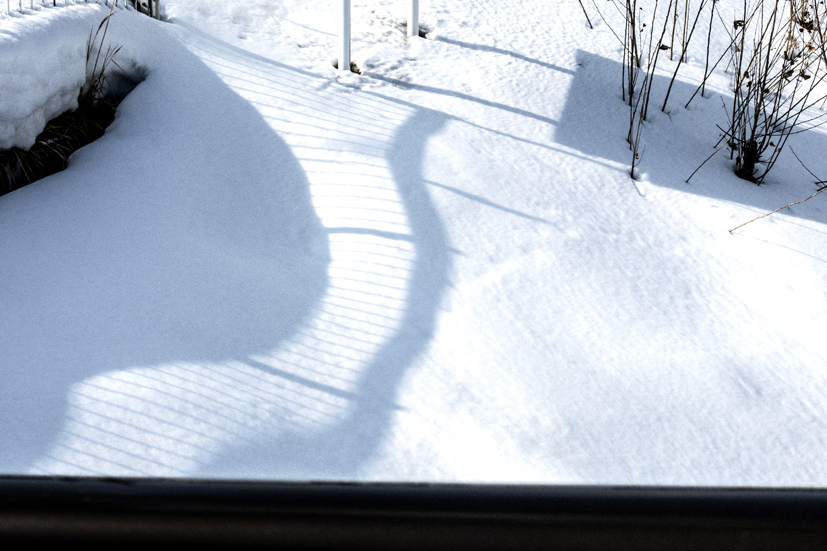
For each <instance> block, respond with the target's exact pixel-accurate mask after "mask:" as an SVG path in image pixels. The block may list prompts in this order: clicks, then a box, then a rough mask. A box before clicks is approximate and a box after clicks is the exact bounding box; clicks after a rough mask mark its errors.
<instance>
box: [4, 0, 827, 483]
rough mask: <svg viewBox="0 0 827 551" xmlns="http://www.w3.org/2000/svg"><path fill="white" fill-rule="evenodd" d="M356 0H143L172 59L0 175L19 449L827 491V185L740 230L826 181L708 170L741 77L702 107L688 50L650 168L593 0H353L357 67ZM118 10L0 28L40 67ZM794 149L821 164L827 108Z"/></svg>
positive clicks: (72, 465)
mask: <svg viewBox="0 0 827 551" xmlns="http://www.w3.org/2000/svg"><path fill="white" fill-rule="evenodd" d="M337 5H338V4H337V3H336V2H332V1H330V2H319V3H309V2H303V1H298V0H295V1H294V0H281V1H269V0H268V1H263V0H262V1H253V0H250V1H241V0H239V1H219V0H188V1H178V0H168V1H167V2H165V4H164V6H165V17H166V21H164V22H158V21H153V20H151V19H149V18H147V17H145V16H141V15H138V14H136V13H134V12H124V11H120V10H119V11H117V12H116V15H115V16H114V17H113V27H112V29H111V33H112V38H111V39H112V40H113V41H116V42H117V43H119V44H121V45H123V50H122V54H121V55H122V56H123V59H122V62H123V64H124V66H126V67H133V68H135V69H136V70H140V71H141V72H142V74H145V75H146V80H145V81H144V82H142V83H141V84H140V85H139V86H138V88H136V89H135V91H134V92H133V93H132V94H130V96H129V97H128V98H127V99H126V101H125V102H124V103H123V104H122V105H121V107H120V108H119V113H118V116H117V119H116V121H115V122H114V123H113V125H112V126H111V127H110V128H109V129H108V130H107V134H106V136H105V137H104V138H103V139H101V140H99V141H98V142H96V143H95V144H92V145H90V146H89V147H87V148H84V149H83V150H81V151H79V152H78V153H76V154H75V155H74V156H73V157H72V160H71V162H70V166H69V169H68V170H66V171H65V172H63V173H60V174H58V175H55V176H53V177H50V178H47V179H45V180H42V181H41V182H38V183H35V184H33V185H30V186H28V187H26V188H24V189H21V190H18V191H15V192H14V193H12V194H9V195H7V196H4V197H2V198H0V308H2V315H1V316H0V350H2V351H3V354H2V356H0V375H1V376H2V380H3V385H2V387H0V440H2V441H3V442H5V443H6V444H5V445H4V446H3V447H2V448H1V449H0V472H5V473H37V474H90V475H150V476H157V475H160V476H196V477H243V478H276V479H359V480H439V481H489V482H502V481H512V482H545V483H572V482H575V483H587V484H593V483H622V484H627V483H630V484H723V485H808V486H813V485H823V484H824V481H825V476H824V474H823V469H821V468H820V464H821V458H822V455H823V454H824V453H825V452H827V433H825V429H827V427H825V419H826V418H827V417H826V416H827V400H825V391H827V379H825V368H827V340H825V339H824V338H823V336H822V333H823V330H822V328H823V327H824V326H825V321H827V308H825V306H827V301H825V293H824V289H825V282H826V281H825V274H827V245H825V243H827V242H826V241H825V238H827V225H825V218H826V217H827V208H825V205H824V204H823V203H822V202H819V200H820V199H821V197H818V198H816V199H814V200H813V201H811V202H808V203H805V204H802V205H800V206H797V207H794V209H793V210H791V211H789V212H785V213H778V214H776V215H773V217H770V218H769V219H764V220H762V221H760V222H757V223H755V224H751V225H750V226H747V227H746V228H745V229H744V230H741V231H739V232H737V233H736V234H735V235H730V234H729V233H728V232H727V229H728V228H731V227H733V226H735V225H737V224H739V223H741V222H743V221H746V220H748V219H750V218H752V217H754V216H756V215H758V214H760V213H763V212H766V211H768V210H772V209H774V208H777V207H778V206H780V205H782V204H785V203H788V202H791V201H793V200H798V199H801V198H803V197H806V196H807V195H810V194H811V193H812V190H813V186H812V183H811V181H812V178H811V177H810V176H809V175H808V174H807V173H806V171H804V169H803V168H801V167H800V166H799V165H798V163H797V162H796V161H795V159H794V158H792V157H791V156H790V157H789V158H783V159H782V162H781V163H780V165H779V167H778V168H777V169H776V171H777V173H776V174H777V176H775V178H774V179H773V178H770V179H768V182H767V185H765V186H762V187H761V188H756V187H755V186H752V185H751V184H748V183H745V182H743V181H741V180H738V179H737V178H735V177H734V176H733V175H732V174H731V167H730V164H729V160H728V159H727V158H726V157H725V155H721V156H720V157H718V158H716V159H715V160H713V161H712V162H710V163H709V164H708V165H707V166H706V167H705V168H704V170H703V171H701V172H699V174H698V175H697V176H696V177H695V178H693V180H692V181H691V183H690V184H686V183H685V180H686V178H687V177H688V176H689V174H691V172H692V171H693V170H694V169H695V168H696V167H697V166H698V165H699V164H700V163H701V162H702V161H703V159H705V158H706V156H708V154H709V151H710V149H711V147H712V146H713V145H714V144H715V142H716V141H717V139H718V135H717V130H716V129H715V124H716V123H718V124H721V117H722V116H723V110H722V108H721V106H722V101H721V100H722V99H723V100H724V101H727V98H728V96H727V93H728V92H727V86H728V77H727V75H724V74H720V75H716V78H715V79H713V81H712V82H711V83H710V85H709V87H710V90H711V92H710V94H709V97H707V98H700V99H697V100H695V102H694V103H693V104H692V106H691V107H690V109H688V110H686V109H684V108H683V107H682V105H683V103H685V101H686V100H687V99H688V97H689V96H690V95H691V94H692V92H693V91H694V89H695V87H696V85H697V79H698V76H699V74H702V71H703V59H702V57H697V58H690V61H689V62H688V63H687V64H686V65H685V67H684V68H682V70H681V71H682V72H681V79H680V80H679V81H678V83H677V84H676V87H675V89H674V90H673V94H674V95H675V96H676V97H677V98H680V99H676V100H675V101H674V104H673V103H672V100H670V108H669V109H668V111H669V113H668V114H666V113H661V112H660V111H659V110H655V109H653V111H655V112H654V113H653V115H652V117H651V119H650V121H649V122H648V123H647V127H646V129H645V138H644V141H645V146H646V149H645V153H644V156H643V159H642V161H641V172H642V177H641V178H640V179H639V180H638V181H633V180H631V179H630V178H629V176H628V162H629V155H630V153H629V150H628V146H627V145H626V143H625V141H624V138H625V132H626V128H625V127H624V124H628V111H627V110H625V109H624V105H623V103H622V102H621V101H620V98H619V97H617V96H618V95H619V93H618V89H617V86H618V83H617V80H618V79H617V78H616V77H617V75H618V74H619V72H620V67H619V63H618V60H619V50H618V44H617V42H616V41H615V39H614V37H613V36H612V35H611V33H610V32H609V31H608V30H607V29H606V27H605V24H604V23H602V22H601V23H599V24H598V25H597V28H596V29H595V30H589V29H588V27H587V25H586V24H585V20H584V17H583V14H582V12H581V11H580V7H579V5H576V4H575V5H569V4H563V3H548V2H544V1H536V2H535V1H529V0H523V1H517V0H511V1H509V0H499V1H494V0H490V1H489V0H479V1H476V2H470V1H461V0H431V1H429V2H424V1H423V10H422V17H421V18H422V22H423V25H424V27H425V29H426V30H427V31H428V32H429V34H428V39H419V38H417V39H413V40H412V41H409V40H407V39H406V38H405V27H404V24H405V19H404V17H405V2H403V1H401V0H399V1H391V0H381V1H376V2H367V1H364V2H354V47H353V58H354V60H355V61H356V62H357V64H358V65H359V66H360V67H361V68H362V69H363V70H364V74H363V75H361V76H360V75H354V74H350V75H343V74H341V73H337V72H336V71H335V69H334V68H333V66H332V65H333V64H332V61H333V57H334V56H335V54H334V53H333V52H334V51H335V43H336V36H335V32H336V10H335V7H336V6H337ZM106 13H107V11H106V10H104V9H103V8H102V7H99V6H95V5H88V4H86V3H79V4H77V5H75V4H72V3H70V4H69V5H68V6H66V7H59V8H43V9H36V10H34V11H33V12H32V11H30V10H27V11H26V13H24V14H23V15H20V14H16V15H14V16H13V17H7V16H4V17H3V18H2V19H0V34H2V39H3V40H4V41H3V42H0V48H3V47H7V46H8V44H14V48H15V50H14V51H15V56H17V57H16V58H15V59H16V61H15V63H18V65H19V59H18V58H19V57H20V56H26V55H28V56H29V62H30V63H31V64H32V65H36V64H37V63H38V60H39V59H40V57H41V56H40V55H39V53H38V52H39V51H40V50H42V49H43V48H44V46H43V45H42V44H40V43H35V41H34V40H30V42H31V45H30V46H28V47H27V46H25V44H26V40H27V37H32V36H35V35H37V33H38V32H39V33H41V34H42V33H44V32H47V30H48V32H51V31H52V30H53V31H54V32H55V33H57V35H58V36H60V37H62V38H61V40H64V41H69V42H70V41H71V40H70V39H71V37H72V36H75V35H77V36H78V37H80V39H81V40H83V39H85V36H84V32H87V31H84V32H81V30H82V26H80V25H79V24H78V21H84V20H86V21H88V24H89V25H90V27H91V25H93V24H96V23H97V22H99V21H100V19H101V18H102V17H103V16H104V15H105V14H106ZM64 14H65V15H64ZM595 15H596V14H592V17H593V20H595V19H597V18H596V17H595ZM44 29H45V30H44ZM35 31H37V32H35ZM715 40H716V41H717V43H719V44H720V43H721V41H722V40H723V38H722V37H721V36H716V37H715ZM27 48H28V49H27ZM27 52H28V53H27ZM700 53H701V52H700V51H699V54H700ZM62 55H65V56H66V59H67V63H65V70H64V73H65V74H63V75H62V76H65V77H66V78H64V79H63V80H61V79H60V78H57V79H52V80H51V81H48V80H47V79H45V77H43V78H42V79H41V81H42V82H40V85H41V88H48V86H50V85H53V86H55V87H57V88H60V87H61V86H63V84H61V83H62V82H64V81H67V82H68V81H69V80H71V79H70V78H69V77H70V76H71V75H70V74H69V73H70V72H71V71H72V70H73V69H72V67H74V65H72V64H71V63H69V62H68V60H70V59H71V60H74V57H77V55H79V54H78V52H75V51H74V50H72V51H67V52H66V53H65V54H62ZM0 59H2V58H0ZM54 59H56V58H55V56H51V57H49V58H48V60H49V63H51V64H52V65H50V67H53V66H54V63H55V61H54ZM75 61H76V60H75ZM72 63H74V61H72ZM6 65H8V66H11V65H10V64H9V63H8V62H7V63H6ZM663 65H664V67H663V73H662V74H660V76H659V77H658V80H656V83H655V92H654V94H655V95H657V94H660V96H659V97H660V98H662V97H663V95H662V93H663V91H664V90H665V86H666V84H667V83H668V77H669V76H671V74H670V70H671V69H673V68H674V64H670V63H669V62H668V61H664V62H663ZM4 66H5V65H2V64H0V67H4ZM15 66H17V65H15ZM52 72H54V70H53V69H52ZM32 74H34V75H38V74H46V72H44V71H41V72H37V71H35V70H33V71H32ZM35 80H36V79H35ZM0 86H3V84H2V83H0ZM7 92H9V90H6V89H4V90H3V94H4V96H3V97H6V95H5V94H6V93H7ZM9 93H10V92H9ZM15 94H21V92H15ZM32 97H33V98H34V96H32ZM15 98H18V96H17V95H16V96H15ZM39 101H40V100H37V101H35V99H32V100H31V101H29V102H28V103H27V102H26V100H25V99H24V100H20V101H17V103H16V105H22V106H23V107H25V108H21V109H22V110H23V111H26V109H29V111H30V112H31V113H34V112H35V110H36V109H38V108H39V107H38V105H40V103H38V102H39ZM41 103H42V102H41ZM1 112H2V111H0V113H1ZM624 121H626V122H624ZM790 143H791V144H792V146H793V147H794V148H795V150H796V151H797V152H798V153H799V155H800V156H806V158H807V159H809V162H808V167H809V168H810V169H811V170H813V171H814V172H816V173H822V172H827V161H825V159H823V156H820V155H819V153H818V152H819V151H823V149H824V147H825V146H827V140H825V138H824V135H823V134H819V133H816V132H809V133H805V134H802V135H800V136H797V137H796V139H794V140H791V142H790Z"/></svg>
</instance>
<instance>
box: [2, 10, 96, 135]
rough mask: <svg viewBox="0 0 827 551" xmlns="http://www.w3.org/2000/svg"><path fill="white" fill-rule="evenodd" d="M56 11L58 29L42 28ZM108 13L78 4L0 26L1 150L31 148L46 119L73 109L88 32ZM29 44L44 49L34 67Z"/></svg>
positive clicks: (82, 72) (83, 68)
mask: <svg viewBox="0 0 827 551" xmlns="http://www.w3.org/2000/svg"><path fill="white" fill-rule="evenodd" d="M57 11H60V12H64V13H62V14H60V18H61V20H62V24H61V25H59V26H53V25H48V24H43V23H44V22H43V19H54V18H55V17H56V13H55V12H57ZM66 11H70V12H71V15H68V16H67V14H66V13H65V12H66ZM106 13H107V12H106V11H105V10H104V9H103V7H102V6H95V5H93V4H76V5H69V6H66V8H65V9H61V10H43V11H42V12H36V13H35V14H33V15H32V16H29V17H20V18H12V19H6V20H4V21H2V22H0V29H2V31H3V32H0V49H2V51H3V55H2V56H0V97H2V98H3V101H1V102H0V149H10V148H12V147H19V148H22V149H28V148H30V147H31V146H32V145H34V143H35V139H36V138H37V135H38V134H39V133H40V132H42V131H43V129H44V128H45V127H46V123H47V122H48V121H49V120H50V119H52V118H54V117H56V116H58V115H60V114H61V113H64V112H66V111H70V110H73V109H76V108H77V105H78V92H79V91H80V87H81V85H82V84H83V82H84V80H85V79H86V43H87V40H88V39H89V29H91V28H92V27H93V26H96V25H98V24H99V23H100V21H101V19H102V17H104V16H105V15H106ZM30 44H43V45H44V46H43V47H41V48H40V49H39V52H38V57H37V59H36V60H34V62H33V60H32V59H31V56H30V55H28V52H29V50H30V46H29V45H30ZM24 50H25V51H24Z"/></svg>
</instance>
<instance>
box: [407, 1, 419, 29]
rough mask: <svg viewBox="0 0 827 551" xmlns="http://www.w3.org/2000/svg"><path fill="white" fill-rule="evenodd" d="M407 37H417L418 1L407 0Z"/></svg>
mask: <svg viewBox="0 0 827 551" xmlns="http://www.w3.org/2000/svg"><path fill="white" fill-rule="evenodd" d="M409 2H410V4H409V6H408V8H409V9H408V36H419V0H409Z"/></svg>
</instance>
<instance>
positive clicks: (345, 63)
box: [339, 0, 350, 71]
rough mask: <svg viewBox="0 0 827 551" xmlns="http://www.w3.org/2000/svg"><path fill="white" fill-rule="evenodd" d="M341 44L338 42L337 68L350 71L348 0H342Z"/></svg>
mask: <svg viewBox="0 0 827 551" xmlns="http://www.w3.org/2000/svg"><path fill="white" fill-rule="evenodd" d="M340 34H341V39H342V40H341V44H339V70H340V71H350V0H342V28H341V33H340Z"/></svg>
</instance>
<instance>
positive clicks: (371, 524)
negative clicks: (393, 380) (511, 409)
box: [0, 477, 827, 550]
mask: <svg viewBox="0 0 827 551" xmlns="http://www.w3.org/2000/svg"><path fill="white" fill-rule="evenodd" d="M64 542H68V543H79V544H83V545H86V546H93V547H95V546H112V545H119V546H124V545H140V546H147V545H151V546H154V547H175V548H180V547H181V546H197V547H199V548H204V547H211V548H217V547H227V546H232V547H249V548H253V547H269V548H280V549H412V550H414V549H415V550H423V549H595V548H598V549H711V548H717V549H782V548H784V549H789V548H796V549H815V548H825V547H827V492H826V491H823V490H809V489H738V488H731V489H727V488H660V487H607V486H596V487H593V486H510V485H453V484H363V483H329V482H324V483H313V482H308V483H288V482H240V481H204V480H166V479H114V478H113V479H90V478H46V477H0V547H2V548H8V547H9V546H11V545H20V546H26V547H28V546H31V545H33V544H37V543H50V544H53V543H64Z"/></svg>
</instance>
